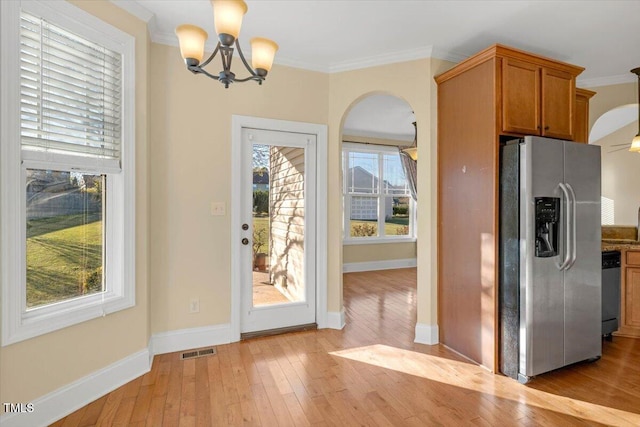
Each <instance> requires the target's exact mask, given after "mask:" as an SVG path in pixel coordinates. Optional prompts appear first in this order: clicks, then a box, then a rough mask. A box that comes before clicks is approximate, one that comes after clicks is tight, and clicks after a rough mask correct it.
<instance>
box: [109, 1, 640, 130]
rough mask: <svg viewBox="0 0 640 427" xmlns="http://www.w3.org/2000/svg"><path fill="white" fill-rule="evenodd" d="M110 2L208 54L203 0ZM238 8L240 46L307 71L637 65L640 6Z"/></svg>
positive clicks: (281, 4)
mask: <svg viewBox="0 0 640 427" xmlns="http://www.w3.org/2000/svg"><path fill="white" fill-rule="evenodd" d="M112 2H113V3H115V4H117V5H118V6H120V7H122V8H124V9H126V10H128V11H129V12H132V13H134V14H135V15H137V16H138V17H140V18H141V19H143V20H145V21H147V22H148V23H149V31H150V33H151V39H152V40H153V41H154V42H158V43H165V44H171V45H176V46H177V39H176V37H175V34H174V32H173V31H174V28H175V27H176V26H178V25H180V24H183V23H191V24H195V25H198V26H200V27H202V28H204V29H205V30H206V31H207V32H208V33H209V34H210V37H209V43H208V50H209V51H212V50H213V47H215V42H216V40H215V38H216V37H215V31H214V28H213V13H212V8H211V5H210V2H209V1H208V0H135V1H134V0H112ZM246 2H247V5H248V7H249V11H248V12H247V14H246V15H245V18H244V21H243V24H242V32H241V34H240V38H239V39H240V41H241V45H242V46H243V47H244V48H245V49H246V50H249V47H248V40H249V39H250V38H252V37H255V36H263V37H267V38H271V39H273V40H275V41H276V42H277V43H278V44H279V45H280V50H279V51H278V53H277V55H276V59H275V62H276V63H278V64H281V65H288V66H293V67H298V68H304V69H309V70H316V71H322V72H337V71H344V70H352V69H358V68H364V67H369V66H374V65H380V64H386V63H393V62H399V61H406V60H411V59H418V58H424V57H430V56H431V57H437V58H442V59H448V60H452V61H455V62H458V61H460V60H462V59H464V58H466V57H468V56H471V55H473V54H474V53H476V52H478V51H480V50H482V49H484V48H486V47H487V46H490V45H492V44H494V43H502V44H505V45H508V46H513V47H516V48H520V49H524V50H527V51H530V52H534V53H537V54H541V55H545V56H548V57H551V58H555V59H558V60H561V61H565V62H569V63H572V64H576V65H580V66H583V67H585V68H586V70H585V71H584V72H583V73H582V74H581V76H580V77H579V79H578V84H579V86H581V87H591V86H599V85H604V84H614V83H623V82H633V81H636V77H635V75H633V74H631V73H630V72H629V70H631V69H632V68H635V67H638V66H640V0H627V1H618V0H600V1H598V0H590V1H577V0H568V1H567V0H565V1H550V0H538V1H525V0H510V1H506V0H503V1H480V0H475V1H474V0H465V1H462V0H461V1H448V0H444V1H436V0H433V1H419V0H413V1H409V0H296V1H293V0H247V1H246ZM247 53H249V52H247ZM390 78H401V76H390ZM403 128H406V124H405V125H403ZM387 133H389V132H387ZM390 133H394V132H390ZM404 133H405V134H406V132H404Z"/></svg>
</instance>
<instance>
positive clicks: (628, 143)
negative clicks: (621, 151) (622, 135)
mask: <svg viewBox="0 0 640 427" xmlns="http://www.w3.org/2000/svg"><path fill="white" fill-rule="evenodd" d="M623 145H626V146H627V147H631V143H630V142H626V143H624V144H611V145H610V147H622V146H623Z"/></svg>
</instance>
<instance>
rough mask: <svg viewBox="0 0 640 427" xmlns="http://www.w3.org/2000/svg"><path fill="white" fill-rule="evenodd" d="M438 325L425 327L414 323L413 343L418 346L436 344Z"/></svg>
mask: <svg viewBox="0 0 640 427" xmlns="http://www.w3.org/2000/svg"><path fill="white" fill-rule="evenodd" d="M438 341H439V337H438V325H427V324H425V323H416V339H415V340H414V342H416V343H418V344H428V345H433V344H438Z"/></svg>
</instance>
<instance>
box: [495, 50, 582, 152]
mask: <svg viewBox="0 0 640 427" xmlns="http://www.w3.org/2000/svg"><path fill="white" fill-rule="evenodd" d="M536 59H537V58H536V57H534V56H531V57H530V58H527V60H526V61H523V60H521V59H519V58H518V59H515V58H512V57H509V56H505V57H503V58H502V132H504V133H506V134H521V135H541V136H548V137H551V138H559V139H568V140H572V139H573V137H574V114H575V98H576V93H575V88H576V75H578V74H579V72H580V71H581V69H577V70H575V71H574V70H566V68H567V67H566V66H563V67H554V66H553V64H546V63H541V61H536ZM562 65H564V64H562Z"/></svg>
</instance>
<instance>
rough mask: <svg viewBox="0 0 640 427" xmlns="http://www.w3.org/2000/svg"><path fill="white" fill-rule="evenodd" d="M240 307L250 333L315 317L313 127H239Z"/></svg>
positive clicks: (304, 322)
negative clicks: (308, 131) (300, 130)
mask: <svg viewBox="0 0 640 427" xmlns="http://www.w3.org/2000/svg"><path fill="white" fill-rule="evenodd" d="M241 140H242V146H241V157H242V174H241V175H242V183H241V193H242V194H241V198H242V200H241V213H240V214H241V228H242V230H241V231H240V236H241V243H242V244H241V249H240V254H241V260H240V269H241V272H240V280H241V315H240V323H241V325H240V332H241V333H249V332H257V331H267V330H272V329H279V328H287V327H293V326H299V325H307V324H312V323H315V322H316V302H315V298H316V284H315V277H316V274H315V268H316V266H315V248H316V235H315V233H316V221H315V213H316V207H315V200H316V197H315V188H316V185H315V178H316V160H315V157H316V135H310V134H304V133H295V132H282V131H273V130H264V129H252V128H243V129H242V135H241Z"/></svg>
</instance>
